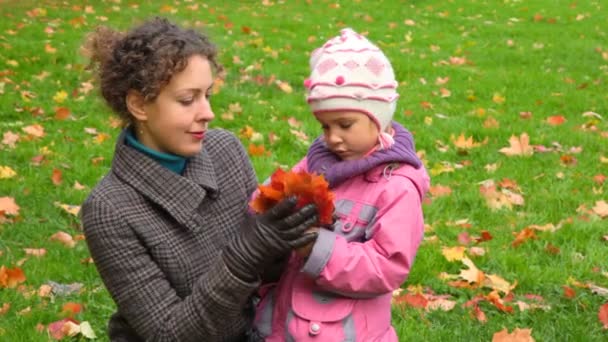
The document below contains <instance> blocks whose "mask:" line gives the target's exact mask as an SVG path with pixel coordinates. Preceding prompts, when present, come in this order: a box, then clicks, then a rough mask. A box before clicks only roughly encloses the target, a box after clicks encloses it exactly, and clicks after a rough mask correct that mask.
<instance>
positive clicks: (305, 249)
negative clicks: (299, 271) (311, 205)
mask: <svg viewBox="0 0 608 342" xmlns="http://www.w3.org/2000/svg"><path fill="white" fill-rule="evenodd" d="M319 229H321V228H319V227H310V228H309V229H308V230H307V231H306V232H305V234H308V233H318V232H319ZM316 241H317V240H316V239H315V240H314V241H312V242H309V243H308V244H307V245H304V246H302V247H299V248H296V249H295V251H296V254H297V255H298V256H299V257H301V258H308V256H309V255H310V253H311V252H312V247H313V246H314V245H315V242H316Z"/></svg>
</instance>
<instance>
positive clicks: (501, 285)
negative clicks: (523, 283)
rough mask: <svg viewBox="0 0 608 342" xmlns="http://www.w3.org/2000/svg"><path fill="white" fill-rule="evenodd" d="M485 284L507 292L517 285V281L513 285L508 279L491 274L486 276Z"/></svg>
mask: <svg viewBox="0 0 608 342" xmlns="http://www.w3.org/2000/svg"><path fill="white" fill-rule="evenodd" d="M483 286H485V287H488V288H491V289H493V290H497V291H500V292H502V293H505V294H506V293H510V292H511V291H512V290H513V289H514V288H515V287H516V286H517V281H515V283H513V285H511V284H510V283H509V282H508V281H506V280H504V279H503V278H501V277H499V276H497V275H496V274H490V275H487V276H486V277H485V278H484V280H483Z"/></svg>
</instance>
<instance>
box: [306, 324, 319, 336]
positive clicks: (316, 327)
mask: <svg viewBox="0 0 608 342" xmlns="http://www.w3.org/2000/svg"><path fill="white" fill-rule="evenodd" d="M320 331H321V325H320V324H319V323H310V327H309V331H308V332H309V333H310V334H311V335H317V334H319V332H320Z"/></svg>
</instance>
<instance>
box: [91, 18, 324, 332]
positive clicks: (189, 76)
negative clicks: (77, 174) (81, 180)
mask: <svg viewBox="0 0 608 342" xmlns="http://www.w3.org/2000/svg"><path fill="white" fill-rule="evenodd" d="M85 51H86V52H87V53H88V55H89V57H90V58H91V62H92V64H93V66H95V67H96V70H97V71H98V76H99V84H100V88H101V94H102V96H103V98H104V99H105V100H106V102H107V104H108V105H109V106H110V107H111V109H112V110H113V111H114V112H115V113H116V114H118V115H119V116H120V117H121V118H122V119H123V120H124V121H125V122H127V123H128V126H127V127H126V128H125V129H124V130H123V132H122V133H121V134H120V137H119V138H118V141H117V143H116V150H115V153H114V157H113V161H112V168H111V170H110V171H109V172H108V174H107V175H106V176H105V177H104V178H103V179H102V180H101V181H100V183H99V184H98V185H97V186H96V187H95V189H93V191H92V192H91V194H90V195H89V197H88V198H87V200H86V201H85V203H84V204H83V206H82V221H83V225H84V230H85V236H86V240H87V243H88V246H89V249H90V251H91V255H92V257H93V259H94V261H95V265H96V267H97V269H98V271H99V273H100V275H101V278H102V279H103V281H104V284H105V285H106V287H107V289H108V291H109V292H110V294H111V296H112V298H113V299H114V301H115V302H116V305H117V312H116V313H115V314H114V315H113V316H112V318H111V319H110V323H109V336H110V339H111V340H112V341H141V340H146V341H248V340H255V335H254V334H252V333H251V328H250V327H251V322H252V320H253V315H254V313H253V304H252V294H254V292H255V290H256V289H257V288H258V287H259V285H260V283H261V274H262V273H264V272H265V271H266V270H267V269H269V268H271V267H273V266H274V265H273V261H274V260H277V259H280V258H281V257H283V256H285V255H288V254H289V253H290V251H291V250H292V249H294V248H298V247H301V246H303V245H306V244H307V243H309V242H310V241H312V240H314V239H315V238H316V234H315V233H311V232H306V231H307V230H308V228H309V227H310V226H312V225H314V224H315V223H316V221H317V209H316V207H314V205H309V206H306V207H304V208H301V209H300V210H298V211H295V210H294V207H295V201H294V200H293V199H288V200H285V201H283V202H281V203H279V204H278V205H277V206H276V207H274V208H273V209H272V210H270V211H269V212H268V213H266V214H264V215H261V216H255V217H253V216H250V215H249V212H248V208H247V204H248V200H249V198H250V196H251V194H252V192H253V191H254V190H255V188H256V185H257V180H256V176H255V173H254V170H253V168H252V166H251V164H250V162H249V160H248V158H247V155H246V153H245V151H244V149H243V147H242V146H241V144H240V143H239V141H238V140H237V138H236V137H234V136H233V135H232V134H230V133H229V132H227V131H223V130H219V129H209V123H210V122H211V120H213V118H214V114H213V111H212V109H211V104H210V102H209V98H210V94H211V89H212V87H213V80H214V72H217V70H218V69H220V66H219V65H218V63H217V61H216V59H215V58H216V49H215V47H214V45H213V44H212V43H211V42H210V41H209V39H208V38H207V37H206V36H204V35H201V34H200V33H197V32H195V31H192V30H184V29H182V28H179V27H178V26H176V25H174V24H172V23H170V22H169V21H167V20H165V19H161V18H156V19H153V20H150V21H148V22H145V23H143V24H142V25H140V26H138V27H135V28H133V29H132V30H131V31H129V32H128V33H126V34H123V33H120V32H116V31H114V30H111V29H109V28H99V29H98V30H97V31H95V32H93V33H92V34H91V35H90V36H89V37H88V40H87V43H86V44H85Z"/></svg>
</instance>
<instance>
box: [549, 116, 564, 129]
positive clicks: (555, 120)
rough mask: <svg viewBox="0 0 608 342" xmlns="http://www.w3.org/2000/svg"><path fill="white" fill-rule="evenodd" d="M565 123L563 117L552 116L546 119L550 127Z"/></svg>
mask: <svg viewBox="0 0 608 342" xmlns="http://www.w3.org/2000/svg"><path fill="white" fill-rule="evenodd" d="M564 122H566V118H565V117H564V116H563V115H554V116H550V117H548V118H547V123H548V124H549V125H551V126H559V125H561V124H563V123H564Z"/></svg>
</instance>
